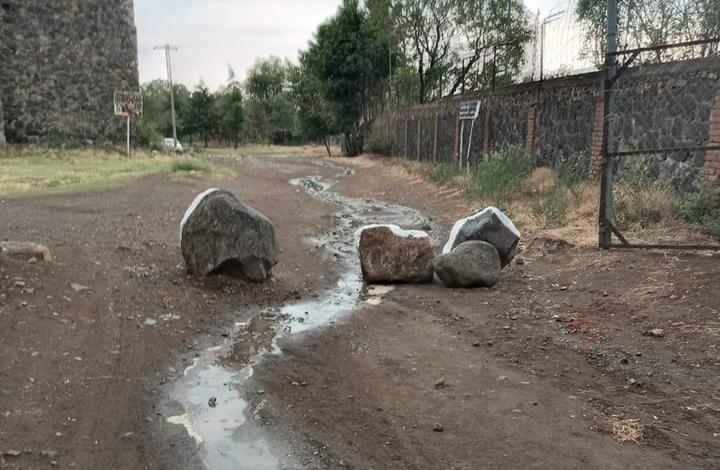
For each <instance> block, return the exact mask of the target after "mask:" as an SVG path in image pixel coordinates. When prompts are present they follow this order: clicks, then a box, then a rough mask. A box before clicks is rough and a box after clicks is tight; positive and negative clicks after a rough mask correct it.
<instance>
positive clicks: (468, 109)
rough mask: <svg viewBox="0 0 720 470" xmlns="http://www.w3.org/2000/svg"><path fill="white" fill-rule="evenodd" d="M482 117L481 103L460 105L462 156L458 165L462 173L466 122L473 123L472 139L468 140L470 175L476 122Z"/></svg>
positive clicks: (471, 102)
mask: <svg viewBox="0 0 720 470" xmlns="http://www.w3.org/2000/svg"><path fill="white" fill-rule="evenodd" d="M479 115H480V101H464V102H462V103H460V109H459V116H460V122H461V126H460V155H459V158H458V164H459V166H460V171H462V169H463V140H464V138H465V121H472V123H471V124H470V137H469V138H468V149H467V156H466V157H465V161H466V162H467V172H468V173H470V149H471V148H472V136H473V130H474V129H475V121H477V118H478V116H479Z"/></svg>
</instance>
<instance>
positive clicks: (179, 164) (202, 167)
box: [170, 159, 210, 173]
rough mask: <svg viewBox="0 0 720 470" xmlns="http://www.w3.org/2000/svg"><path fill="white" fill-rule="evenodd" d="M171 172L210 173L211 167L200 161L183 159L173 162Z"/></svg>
mask: <svg viewBox="0 0 720 470" xmlns="http://www.w3.org/2000/svg"><path fill="white" fill-rule="evenodd" d="M170 171H171V172H172V173H190V172H208V171H210V166H209V165H208V164H207V163H204V162H201V161H198V160H190V159H183V160H177V161H175V162H173V164H172V166H171V167H170Z"/></svg>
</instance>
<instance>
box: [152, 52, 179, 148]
mask: <svg viewBox="0 0 720 470" xmlns="http://www.w3.org/2000/svg"><path fill="white" fill-rule="evenodd" d="M153 49H154V50H156V51H159V50H163V51H165V64H166V65H167V77H168V83H169V84H170V113H171V115H172V127H173V148H174V149H177V142H178V140H177V123H176V120H175V88H174V87H173V79H172V61H171V60H170V51H177V50H179V49H180V48H179V47H177V46H173V45H171V44H169V43H168V44H164V45H160V46H155V47H154V48H153Z"/></svg>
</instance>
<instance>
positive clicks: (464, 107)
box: [460, 101, 480, 121]
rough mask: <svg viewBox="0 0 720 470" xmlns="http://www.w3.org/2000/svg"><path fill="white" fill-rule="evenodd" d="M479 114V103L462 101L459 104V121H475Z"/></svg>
mask: <svg viewBox="0 0 720 470" xmlns="http://www.w3.org/2000/svg"><path fill="white" fill-rule="evenodd" d="M479 114H480V101H464V102H462V103H460V120H461V121H470V120H473V119H477V118H478V115H479Z"/></svg>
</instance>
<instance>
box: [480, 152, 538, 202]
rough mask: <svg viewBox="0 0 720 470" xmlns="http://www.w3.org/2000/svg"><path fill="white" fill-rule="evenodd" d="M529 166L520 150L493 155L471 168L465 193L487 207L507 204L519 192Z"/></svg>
mask: <svg viewBox="0 0 720 470" xmlns="http://www.w3.org/2000/svg"><path fill="white" fill-rule="evenodd" d="M532 167H533V162H532V160H531V159H530V158H529V157H528V156H527V155H526V154H525V152H524V151H523V150H522V149H521V148H517V147H511V148H509V149H507V150H504V151H500V152H495V153H493V154H491V155H489V156H488V157H487V158H485V159H483V160H482V161H481V162H480V163H479V164H478V165H477V166H476V167H475V169H473V171H472V172H471V177H470V180H469V181H468V187H467V193H468V194H469V195H470V196H473V197H475V198H477V199H480V200H481V201H483V202H485V203H487V204H490V205H497V206H501V205H504V204H507V203H508V202H510V200H512V198H513V195H514V194H516V193H519V192H520V191H521V190H522V187H523V183H524V181H525V180H526V179H527V177H528V176H529V175H530V172H531V171H532Z"/></svg>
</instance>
